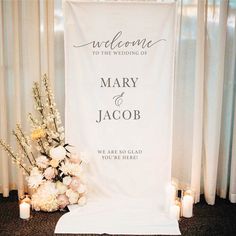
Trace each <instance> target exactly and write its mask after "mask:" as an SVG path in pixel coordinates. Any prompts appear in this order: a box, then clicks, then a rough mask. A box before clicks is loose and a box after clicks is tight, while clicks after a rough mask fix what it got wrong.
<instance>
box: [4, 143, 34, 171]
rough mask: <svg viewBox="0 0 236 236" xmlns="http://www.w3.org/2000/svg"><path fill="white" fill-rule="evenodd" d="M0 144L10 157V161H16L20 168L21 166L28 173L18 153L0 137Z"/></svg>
mask: <svg viewBox="0 0 236 236" xmlns="http://www.w3.org/2000/svg"><path fill="white" fill-rule="evenodd" d="M0 145H1V146H2V147H3V149H4V150H5V151H6V152H7V154H8V156H10V157H11V159H12V161H13V162H14V163H16V164H17V165H18V166H20V168H22V169H23V170H24V171H25V173H27V174H28V175H29V174H30V172H29V170H27V168H26V167H25V164H24V163H23V160H22V158H20V157H19V155H18V154H16V153H14V152H13V150H12V148H11V146H10V145H8V144H6V143H5V142H4V141H3V140H2V139H0Z"/></svg>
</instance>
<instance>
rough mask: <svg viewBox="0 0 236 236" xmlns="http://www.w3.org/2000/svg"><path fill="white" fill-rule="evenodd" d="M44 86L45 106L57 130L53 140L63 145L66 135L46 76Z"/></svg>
mask: <svg viewBox="0 0 236 236" xmlns="http://www.w3.org/2000/svg"><path fill="white" fill-rule="evenodd" d="M43 85H44V88H45V93H46V104H45V105H46V107H47V108H48V110H49V117H50V118H49V120H50V119H52V121H53V125H54V129H55V130H54V132H53V133H54V134H53V136H54V138H53V140H54V141H56V142H58V143H59V144H62V143H63V140H64V133H63V131H64V129H63V127H62V124H61V118H60V114H59V112H58V110H57V108H56V103H55V101H54V96H53V93H52V90H51V88H50V86H49V81H48V77H47V75H46V74H45V75H44V76H43Z"/></svg>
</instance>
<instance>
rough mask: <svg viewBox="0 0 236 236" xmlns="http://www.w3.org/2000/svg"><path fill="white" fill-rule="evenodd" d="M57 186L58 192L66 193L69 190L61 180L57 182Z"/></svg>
mask: <svg viewBox="0 0 236 236" xmlns="http://www.w3.org/2000/svg"><path fill="white" fill-rule="evenodd" d="M56 188H57V190H58V194H64V193H65V192H66V190H67V186H66V185H65V184H63V183H62V182H61V181H57V182H56Z"/></svg>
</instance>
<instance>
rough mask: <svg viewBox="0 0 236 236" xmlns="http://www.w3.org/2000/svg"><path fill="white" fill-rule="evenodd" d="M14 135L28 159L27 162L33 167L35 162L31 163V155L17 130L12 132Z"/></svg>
mask: <svg viewBox="0 0 236 236" xmlns="http://www.w3.org/2000/svg"><path fill="white" fill-rule="evenodd" d="M12 134H13V135H14V136H15V138H16V141H17V143H18V145H19V146H20V148H21V150H22V151H23V155H24V156H25V157H26V158H27V160H28V161H29V163H30V165H31V166H33V162H32V161H31V159H30V157H29V154H28V151H27V150H26V147H25V145H24V144H23V142H22V140H21V138H20V136H19V134H18V133H17V132H16V131H15V130H13V131H12Z"/></svg>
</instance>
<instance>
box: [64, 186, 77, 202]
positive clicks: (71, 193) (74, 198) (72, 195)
mask: <svg viewBox="0 0 236 236" xmlns="http://www.w3.org/2000/svg"><path fill="white" fill-rule="evenodd" d="M66 196H67V197H68V198H69V202H70V204H75V203H77V202H78V199H79V193H77V192H74V191H73V190H72V189H68V190H67V191H66Z"/></svg>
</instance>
